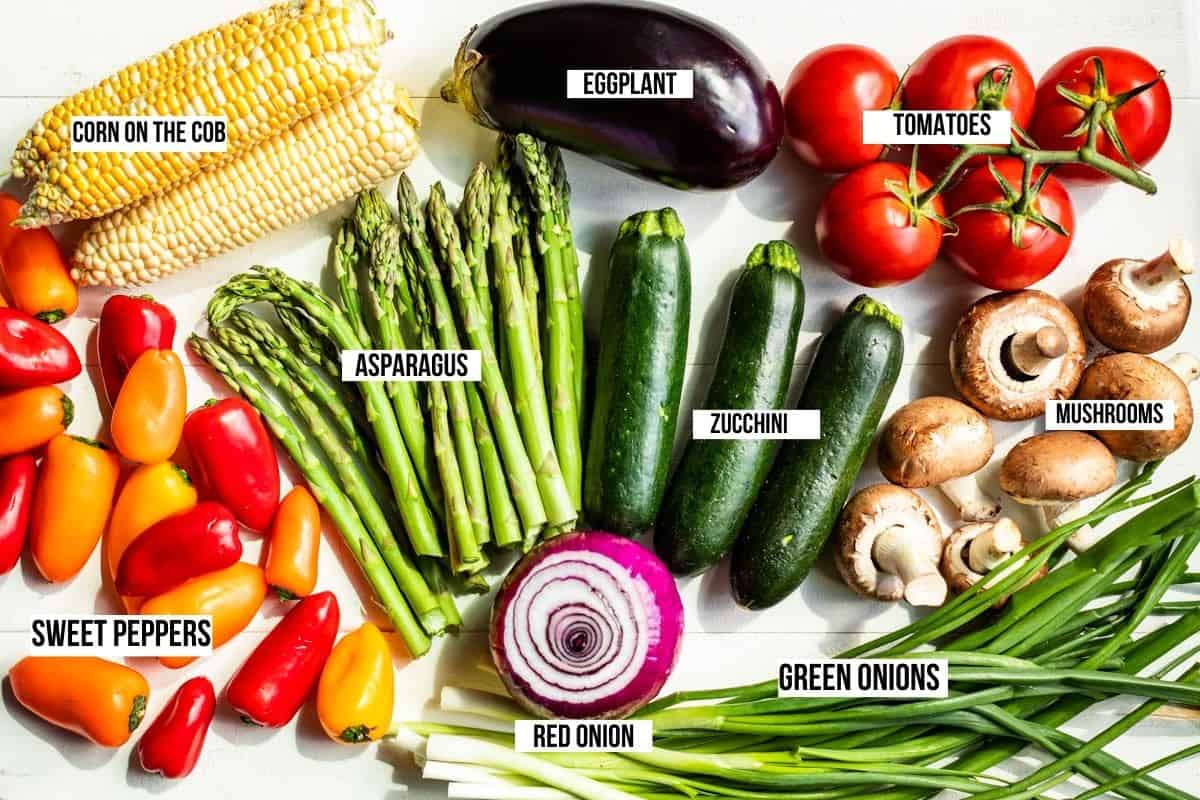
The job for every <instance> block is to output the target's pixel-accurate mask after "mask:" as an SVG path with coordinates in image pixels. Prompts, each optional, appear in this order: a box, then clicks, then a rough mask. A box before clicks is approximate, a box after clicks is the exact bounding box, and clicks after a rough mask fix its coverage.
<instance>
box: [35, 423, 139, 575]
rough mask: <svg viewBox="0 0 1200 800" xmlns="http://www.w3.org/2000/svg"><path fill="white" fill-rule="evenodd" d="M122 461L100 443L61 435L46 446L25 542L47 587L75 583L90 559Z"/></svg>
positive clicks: (115, 487)
mask: <svg viewBox="0 0 1200 800" xmlns="http://www.w3.org/2000/svg"><path fill="white" fill-rule="evenodd" d="M120 475H121V459H120V458H119V457H118V456H117V454H116V453H114V452H113V451H112V450H109V449H108V448H107V447H105V446H104V445H102V444H100V443H99V442H95V441H92V440H91V439H84V438H82V437H79V436H67V435H66V434H60V435H58V436H56V437H54V438H53V439H51V440H50V444H49V445H47V446H46V457H45V458H44V459H43V460H42V466H41V471H40V474H39V475H38V484H37V489H36V490H35V491H34V495H33V519H32V522H31V524H30V528H29V542H30V547H31V550H32V552H33V562H34V563H35V564H37V568H38V571H39V572H41V573H42V577H44V578H45V579H46V580H48V581H50V582H51V583H59V582H61V581H65V580H69V579H70V578H73V577H74V576H75V574H76V573H78V572H79V570H81V569H83V565H84V564H86V563H87V561H88V559H89V558H91V556H92V551H93V550H95V549H96V544H97V543H98V542H99V541H100V536H101V535H102V534H103V533H104V527H105V526H106V525H107V524H108V514H109V512H110V511H111V510H112V503H113V494H114V493H115V492H116V489H117V479H118V478H119V477H120Z"/></svg>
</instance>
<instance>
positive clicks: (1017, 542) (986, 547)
mask: <svg viewBox="0 0 1200 800" xmlns="http://www.w3.org/2000/svg"><path fill="white" fill-rule="evenodd" d="M1024 545H1025V541H1024V539H1022V538H1021V529H1020V528H1018V527H1017V524H1016V523H1015V522H1013V521H1012V520H1011V519H1009V518H1008V517H1004V518H1003V519H998V520H996V522H995V523H994V524H992V525H990V526H989V527H988V529H987V530H986V531H984V532H983V533H980V534H979V535H977V536H976V537H974V538H973V539H971V541H970V542H969V543H968V545H967V548H968V550H967V563H968V564H969V565H970V566H971V569H972V570H973V571H975V572H977V573H979V574H980V575H985V574H987V573H989V572H991V571H992V570H993V569H995V568H996V567H997V566H998V565H999V564H1001V563H1002V562H1003V561H1004V560H1005V559H1007V558H1008V557H1009V556H1011V555H1012V554H1013V553H1016V552H1017V551H1019V550H1020V549H1021V548H1022V547H1023V546H1024Z"/></svg>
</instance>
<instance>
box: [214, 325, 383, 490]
mask: <svg viewBox="0 0 1200 800" xmlns="http://www.w3.org/2000/svg"><path fill="white" fill-rule="evenodd" d="M227 323H228V324H230V325H232V326H233V328H234V329H235V330H237V331H240V332H241V333H243V334H245V335H246V336H249V337H250V338H252V339H254V340H255V341H256V342H258V344H259V346H260V347H262V348H263V349H264V350H266V351H267V353H268V355H270V357H271V358H272V359H274V360H276V361H278V362H279V363H280V364H281V365H282V366H283V368H284V369H285V370H287V372H288V373H289V374H290V375H291V376H292V378H293V379H294V380H296V381H297V382H299V384H300V385H301V387H303V389H304V391H305V392H307V393H308V394H309V395H311V396H313V397H314V398H316V400H317V402H319V403H320V404H321V405H322V406H323V407H324V408H325V410H326V411H327V412H328V413H329V416H330V418H331V419H332V420H333V422H334V424H335V425H337V427H338V429H339V430H341V432H342V438H343V440H344V441H345V442H346V444H347V446H348V447H349V448H350V450H351V451H352V452H353V453H354V454H355V455H356V456H358V458H359V459H360V461H361V463H362V466H363V469H365V470H366V472H367V482H368V483H369V484H370V486H371V490H372V492H373V493H374V494H375V495H376V496H377V497H382V496H383V494H384V492H385V491H389V490H388V488H387V487H388V484H387V476H386V475H384V474H383V471H382V470H381V469H379V465H378V463H377V462H376V460H375V451H374V449H372V448H371V447H370V445H369V444H368V442H366V441H365V440H364V439H363V438H362V432H361V431H360V430H359V426H358V425H357V424H356V422H355V419H354V414H353V413H352V411H351V410H350V408H349V407H348V406H347V404H346V400H345V397H344V396H343V395H342V394H341V392H339V391H338V390H337V388H335V387H341V386H345V384H343V383H341V381H338V382H337V383H336V384H331V383H330V382H329V380H328V378H326V377H325V376H323V375H321V374H320V370H318V369H317V368H316V367H315V366H313V364H312V363H311V362H310V361H308V360H307V359H305V358H304V357H303V356H302V355H300V354H298V353H296V352H293V350H292V348H290V347H289V346H288V342H287V340H285V339H284V338H283V337H282V336H281V335H279V334H278V333H277V332H276V331H275V329H274V328H272V327H271V324H270V323H269V322H267V321H266V320H264V319H261V318H260V317H256V316H255V315H253V314H251V313H250V312H248V311H244V310H241V309H238V310H237V311H235V312H233V313H232V314H230V315H229V319H228V320H227Z"/></svg>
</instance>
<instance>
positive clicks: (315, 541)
mask: <svg viewBox="0 0 1200 800" xmlns="http://www.w3.org/2000/svg"><path fill="white" fill-rule="evenodd" d="M320 545H321V509H320V507H318V506H317V501H316V500H314V499H313V496H312V494H310V493H309V491H308V489H305V488H304V487H303V486H297V487H295V488H294V489H292V490H291V491H290V492H288V494H287V497H285V498H283V502H282V503H280V504H279V508H278V509H277V510H276V511H275V518H274V519H273V520H272V521H271V539H270V542H269V543H268V545H267V547H268V550H267V566H266V573H267V583H268V584H270V585H271V586H272V587H273V588H274V589H275V590H276V591H277V592H278V593H279V595H280V597H282V598H283V599H285V600H291V599H294V598H296V597H307V596H308V595H310V594H312V591H313V589H315V588H316V586H317V552H318V550H319V548H320Z"/></svg>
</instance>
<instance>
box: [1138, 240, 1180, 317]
mask: <svg viewBox="0 0 1200 800" xmlns="http://www.w3.org/2000/svg"><path fill="white" fill-rule="evenodd" d="M1195 263H1196V257H1195V252H1194V251H1193V249H1192V245H1191V243H1189V242H1188V241H1186V240H1184V239H1172V240H1171V241H1170V242H1169V243H1168V245H1167V250H1166V252H1165V253H1163V254H1162V255H1160V256H1158V257H1157V258H1152V259H1150V260H1149V261H1132V260H1131V261H1126V262H1125V263H1124V265H1123V266H1122V269H1121V288H1122V289H1124V290H1125V293H1126V294H1128V295H1129V296H1130V297H1131V298H1133V301H1134V302H1135V303H1137V304H1138V306H1140V307H1141V308H1144V309H1146V310H1147V311H1157V312H1164V311H1169V310H1170V309H1171V307H1172V306H1174V305H1175V304H1177V303H1178V302H1180V300H1181V299H1182V295H1183V291H1182V290H1183V284H1182V281H1183V276H1185V275H1190V274H1191V273H1192V272H1193V271H1194V270H1195Z"/></svg>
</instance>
